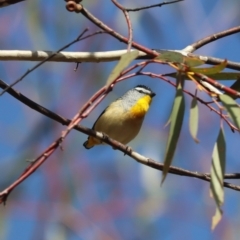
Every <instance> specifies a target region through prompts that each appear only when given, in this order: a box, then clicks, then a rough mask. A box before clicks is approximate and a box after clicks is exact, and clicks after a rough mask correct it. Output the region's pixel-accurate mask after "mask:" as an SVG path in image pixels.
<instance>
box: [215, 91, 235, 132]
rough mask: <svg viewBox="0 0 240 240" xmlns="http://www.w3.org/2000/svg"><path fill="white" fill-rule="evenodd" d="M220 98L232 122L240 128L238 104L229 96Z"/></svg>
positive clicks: (223, 95) (220, 96)
mask: <svg viewBox="0 0 240 240" xmlns="http://www.w3.org/2000/svg"><path fill="white" fill-rule="evenodd" d="M219 98H220V100H221V102H222V104H223V106H224V107H225V108H226V110H227V112H228V113H229V115H230V117H231V119H232V121H233V122H234V124H235V125H236V126H237V127H238V128H240V108H239V106H238V104H237V103H236V102H235V101H234V100H233V99H232V98H231V97H230V96H228V95H226V94H222V95H219Z"/></svg>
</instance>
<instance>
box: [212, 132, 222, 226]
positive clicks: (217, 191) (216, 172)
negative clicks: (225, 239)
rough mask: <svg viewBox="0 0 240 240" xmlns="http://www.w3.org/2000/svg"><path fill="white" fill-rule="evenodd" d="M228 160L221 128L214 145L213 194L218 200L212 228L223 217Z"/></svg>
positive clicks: (216, 200)
mask: <svg viewBox="0 0 240 240" xmlns="http://www.w3.org/2000/svg"><path fill="white" fill-rule="evenodd" d="M225 161H226V143H225V138H224V132H223V129H222V128H221V129H220V131H219V134H218V138H217V142H216V143H215V145H214V149H213V155H212V165H211V182H210V190H211V194H212V196H213V198H214V200H215V202H216V205H217V209H216V213H215V215H214V216H213V218H212V229H214V228H215V227H216V225H217V224H218V223H219V221H220V220H221V217H222V209H221V207H222V205H223V202H224V188H223V180H224V173H225Z"/></svg>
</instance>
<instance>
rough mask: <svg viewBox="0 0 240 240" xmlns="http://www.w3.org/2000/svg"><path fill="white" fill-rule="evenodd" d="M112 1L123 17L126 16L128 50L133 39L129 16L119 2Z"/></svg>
mask: <svg viewBox="0 0 240 240" xmlns="http://www.w3.org/2000/svg"><path fill="white" fill-rule="evenodd" d="M112 2H113V3H114V4H115V6H117V7H118V8H119V9H120V10H122V12H123V14H124V16H125V18H126V22H127V25H128V43H127V51H128V52H130V50H131V47H132V41H133V29H132V23H131V20H130V16H129V14H128V12H127V11H126V9H125V8H124V7H123V6H122V5H121V4H120V3H118V2H117V1H116V0H112Z"/></svg>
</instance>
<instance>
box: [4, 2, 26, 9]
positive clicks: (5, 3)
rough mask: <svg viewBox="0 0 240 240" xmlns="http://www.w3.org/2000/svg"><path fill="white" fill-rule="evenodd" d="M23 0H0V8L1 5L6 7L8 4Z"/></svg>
mask: <svg viewBox="0 0 240 240" xmlns="http://www.w3.org/2000/svg"><path fill="white" fill-rule="evenodd" d="M22 1H25V0H0V8H2V7H7V6H9V5H12V4H15V3H19V2H22Z"/></svg>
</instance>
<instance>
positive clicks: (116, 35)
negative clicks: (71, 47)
mask: <svg viewBox="0 0 240 240" xmlns="http://www.w3.org/2000/svg"><path fill="white" fill-rule="evenodd" d="M80 12H81V13H82V15H83V16H84V17H86V18H87V19H88V20H90V21H91V22H92V23H94V24H95V25H96V26H98V27H99V28H101V29H103V30H104V31H106V32H107V33H109V34H110V35H111V36H113V37H114V38H116V39H118V40H119V41H120V42H124V43H126V44H128V39H127V38H126V37H124V36H122V35H121V34H119V33H117V32H116V31H114V30H113V29H111V28H110V27H108V26H107V25H106V24H104V23H103V22H102V21H100V20H99V19H97V18H96V17H95V16H94V15H92V14H91V13H90V12H89V11H88V10H87V9H86V8H84V7H82V10H81V11H80ZM132 46H133V47H134V48H136V49H138V50H140V51H142V52H145V53H146V54H148V55H149V56H151V57H157V56H158V53H157V52H156V51H154V50H151V49H149V48H146V47H144V46H142V45H140V44H138V43H136V42H134V41H133V42H132Z"/></svg>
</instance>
